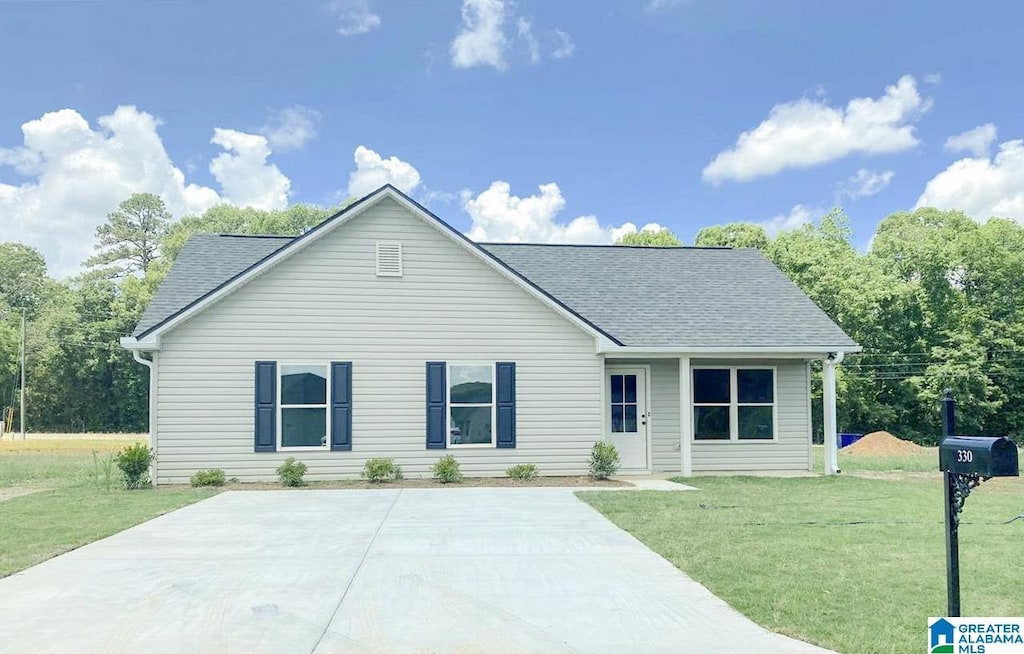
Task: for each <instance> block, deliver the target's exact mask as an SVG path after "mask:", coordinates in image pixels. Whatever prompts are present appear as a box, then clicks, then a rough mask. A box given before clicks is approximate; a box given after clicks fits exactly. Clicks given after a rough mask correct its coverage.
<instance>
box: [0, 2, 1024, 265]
mask: <svg viewBox="0 0 1024 654" xmlns="http://www.w3.org/2000/svg"><path fill="white" fill-rule="evenodd" d="M1022 20H1024V7H1021V6H1019V5H1018V4H1017V3H1012V2H979V3H972V4H969V5H968V4H966V3H955V2H901V3H892V2H871V1H868V2H859V3H855V4H850V3H837V2H811V1H807V2H795V1H793V2H786V1H777V2H764V1H740V0H736V1H732V0H676V1H672V0H654V1H653V2H652V1H651V0H618V1H607V2H594V1H593V0H591V1H582V0H559V1H558V2H552V1H550V0H549V1H546V2H545V1H530V0H519V1H517V2H514V3H513V2H511V1H507V0H506V1H504V2H503V1H502V0H436V1H431V2H412V1H402V2H389V1H386V0H337V1H335V2H331V1H330V0H327V1H313V0H308V1H307V0H289V1H286V0H263V1H259V2H239V1H228V0H211V1H209V2H206V1H199V0H174V1H172V0H151V1H143V0H138V1H128V0H107V1H92V0H81V1H77V2H55V1H48V0H34V1H28V2H19V1H15V2H11V1H9V0H0V70H2V74H0V98H2V102H0V240H22V241H25V242H28V243H30V244H32V245H35V246H37V247H39V248H40V249H42V250H43V252H44V254H46V256H47V259H48V261H50V263H51V267H52V269H53V271H54V272H56V273H57V274H66V273H68V272H72V271H73V270H74V269H75V267H76V266H77V264H78V262H79V261H80V260H81V259H82V258H84V256H85V255H86V254H87V253H88V248H89V245H90V242H91V234H92V232H93V230H94V229H95V226H96V224H98V223H99V222H100V221H102V219H103V216H104V215H105V213H106V212H108V211H110V210H111V209H113V208H114V206H116V204H117V202H118V201H119V200H120V199H123V197H126V195H127V194H130V193H131V192H134V191H150V192H156V193H159V194H161V195H163V196H165V200H166V201H167V202H168V205H169V206H170V207H171V208H172V210H174V211H175V213H178V214H180V213H184V212H187V211H190V210H201V209H202V208H204V207H206V206H209V205H210V204H212V203H214V202H217V201H228V202H233V203H235V204H250V205H253V206H262V207H268V208H269V207H278V206H282V205H283V204H285V203H292V202H313V203H317V204H332V203H335V202H337V201H338V199H339V198H341V197H344V196H346V195H348V194H350V192H351V191H353V190H356V191H358V190H360V189H364V188H371V185H372V184H374V183H376V182H380V181H391V182H393V183H396V185H398V186H400V187H404V188H405V189H407V190H408V191H409V192H410V193H411V194H412V195H413V196H414V197H416V198H417V199H419V200H421V201H423V202H424V203H426V204H428V206H429V207H430V208H431V209H433V210H434V211H435V212H436V213H438V214H439V215H441V216H442V217H443V218H445V219H446V220H448V221H449V222H451V223H452V224H454V225H456V226H457V227H459V228H460V229H462V230H464V231H466V232H467V233H469V234H471V235H473V236H476V237H478V238H486V239H490V240H509V239H511V240H552V241H555V240H563V241H564V240H590V241H602V240H609V239H611V238H613V237H614V235H616V234H619V233H621V231H613V230H620V229H621V228H622V226H623V225H624V224H625V223H633V224H634V225H636V226H637V227H641V226H643V225H644V224H647V223H657V224H659V225H663V226H667V227H669V228H671V229H672V230H674V231H675V232H676V233H678V234H679V235H680V236H681V237H682V238H683V239H684V240H687V241H690V240H692V238H693V236H694V235H695V233H696V232H697V230H698V229H699V228H700V227H702V226H706V225H710V224H716V223H722V222H729V221H734V220H749V221H755V222H762V221H764V222H766V224H767V225H769V226H770V227H772V228H773V229H778V228H780V227H786V226H792V225H795V224H799V223H800V222H801V221H804V220H808V219H815V218H817V217H819V216H820V215H821V214H822V213H824V212H825V211H827V210H828V209H829V208H830V207H832V206H834V205H836V204H840V205H842V206H843V207H844V208H845V209H846V211H847V213H848V214H849V216H850V218H851V221H852V225H853V227H854V232H855V239H856V241H857V243H858V244H859V245H861V246H864V245H866V243H867V242H868V240H869V239H870V237H871V235H872V233H873V232H874V229H875V227H876V226H877V224H878V222H879V221H880V220H881V219H882V218H884V217H885V216H886V215H887V214H889V213H891V212H893V211H897V210H905V209H910V208H913V207H914V206H915V205H916V204H918V203H919V201H920V202H923V203H926V204H937V205H940V206H946V207H950V208H963V209H965V210H967V211H968V213H970V214H971V215H972V216H974V217H975V218H977V219H985V218H987V217H988V216H989V215H992V214H994V213H997V214H999V215H1006V216H1009V217H1013V218H1016V219H1024V146H1021V144H1020V143H1017V142H1016V140H1017V139H1020V138H1022V137H1024V129H1022V128H1024V125H1022V121H1024V114H1022V112H1021V110H1020V107H1021V104H1022V101H1024V84H1022V81H1024V80H1022V79H1021V78H1022V73H1021V72H1020V67H1019V64H1018V61H1019V53H1018V52H1017V51H1016V48H1017V46H1015V45H1014V43H1015V40H1016V39H1015V36H1014V30H1015V26H1018V25H1020V24H1021V22H1022ZM851 101H852V102H851ZM119 107H121V109H118V108H119ZM62 110H63V111H62ZM105 116H106V117H108V118H106V119H103V120H101V119H102V118H103V117H105ZM23 125H25V126H26V127H25V128H23V127H22V126H23ZM218 129H219V130H220V131H219V132H216V133H215V130H218ZM969 130H974V131H970V132H968V131H969ZM964 132H968V134H967V135H965V136H962V137H961V138H959V139H954V140H953V141H952V142H949V143H947V141H948V140H949V139H950V138H951V137H956V136H957V135H961V134H963V133H964ZM744 135H745V136H744ZM211 140H212V141H214V142H211ZM360 146H361V148H360ZM357 148H360V150H359V152H358V153H357ZM360 153H361V154H360ZM357 155H359V158H360V159H361V163H360V164H357V163H356V162H355V161H354V157H356V156H357ZM392 157H394V158H395V159H393V160H392V159H391V158H392ZM716 157H717V158H718V159H717V160H716ZM712 161H716V163H715V164H714V165H712ZM175 171H177V172H175ZM354 173H355V176H354V177H353V174H354ZM501 183H504V184H501ZM541 185H548V186H544V187H543V189H542V188H541ZM550 185H557V186H556V187H552V186H550ZM579 217H583V220H582V222H580V221H577V222H575V223H574V222H573V221H574V219H577V218H579ZM627 229H628V228H627Z"/></svg>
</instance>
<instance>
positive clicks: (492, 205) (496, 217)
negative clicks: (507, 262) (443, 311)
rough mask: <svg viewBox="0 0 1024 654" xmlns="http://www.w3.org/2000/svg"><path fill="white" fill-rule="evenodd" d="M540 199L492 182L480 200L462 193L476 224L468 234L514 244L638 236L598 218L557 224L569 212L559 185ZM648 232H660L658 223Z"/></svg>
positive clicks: (629, 226)
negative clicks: (563, 214)
mask: <svg viewBox="0 0 1024 654" xmlns="http://www.w3.org/2000/svg"><path fill="white" fill-rule="evenodd" d="M538 188H539V190H540V194H539V195H529V196H527V197H522V198H521V197H517V196H515V195H512V193H511V186H510V185H509V183H508V182H502V181H496V182H492V183H491V185H490V187H488V188H487V190H485V191H483V192H481V193H480V194H479V195H477V196H476V197H474V196H473V193H472V192H471V191H468V190H466V191H463V192H462V208H463V209H464V210H465V211H466V213H468V214H469V216H470V218H472V220H473V224H472V226H471V227H470V229H469V232H468V233H467V236H469V238H471V239H473V240H474V241H501V242H512V243H612V242H613V241H614V240H615V239H616V238H620V237H621V236H623V235H624V234H628V233H632V232H636V231H637V228H636V225H634V224H633V223H625V224H624V225H621V226H618V227H603V226H601V224H600V223H599V222H598V220H597V218H596V217H595V216H579V217H577V218H573V219H572V220H570V221H569V222H568V223H560V222H556V218H557V216H558V214H559V213H560V212H561V211H562V209H564V208H565V198H563V197H562V191H561V190H560V189H559V188H558V184H554V183H551V184H541V185H540V187H538ZM643 229H645V230H648V231H649V230H652V229H654V230H656V229H660V226H659V225H657V224H654V223H651V224H648V225H645V226H644V228H643Z"/></svg>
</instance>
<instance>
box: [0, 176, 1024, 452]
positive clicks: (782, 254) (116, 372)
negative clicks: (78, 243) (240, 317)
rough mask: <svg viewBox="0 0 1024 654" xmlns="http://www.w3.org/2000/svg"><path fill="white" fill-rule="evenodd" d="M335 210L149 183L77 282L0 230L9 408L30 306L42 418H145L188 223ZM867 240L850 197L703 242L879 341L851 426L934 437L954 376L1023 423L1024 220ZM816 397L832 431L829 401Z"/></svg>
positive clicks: (842, 402)
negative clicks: (749, 260)
mask: <svg viewBox="0 0 1024 654" xmlns="http://www.w3.org/2000/svg"><path fill="white" fill-rule="evenodd" d="M335 210H336V209H328V208H322V207H316V206H312V205H293V206H291V207H289V208H287V209H284V210H280V211H261V210H256V209H251V208H237V207H231V206H227V205H221V206H217V207H213V208H211V209H209V210H208V211H206V212H205V213H203V214H201V215H195V216H185V217H183V218H181V219H180V220H177V221H174V220H173V217H172V216H171V215H170V214H169V213H168V212H167V211H166V209H165V208H164V206H163V203H162V202H161V200H160V199H159V198H158V197H156V196H153V195H149V194H136V195H133V196H132V197H130V198H128V199H127V200H125V201H124V202H123V203H121V205H120V206H119V207H118V209H117V210H116V211H114V212H112V213H111V214H109V215H108V216H107V220H106V222H104V223H103V224H102V225H101V226H100V227H99V228H98V229H97V231H96V244H95V245H96V247H95V254H94V255H93V256H92V257H90V258H89V259H88V260H87V261H85V262H84V266H85V272H83V273H81V274H79V275H77V276H74V277H71V278H69V279H65V280H57V279H54V278H52V277H50V276H49V275H48V274H47V269H46V263H45V261H44V259H43V256H42V255H41V254H40V253H39V252H38V251H37V250H35V249H33V248H31V247H28V246H26V245H23V244H19V243H0V315H5V316H6V317H5V318H3V319H0V407H2V406H6V405H12V406H16V405H17V402H16V401H15V400H16V389H17V374H18V360H17V358H18V347H19V326H20V313H21V312H24V313H25V315H26V316H27V319H28V344H27V355H28V357H27V358H28V364H27V378H28V381H27V384H26V393H27V398H28V411H27V421H28V424H29V429H30V430H32V431H71V432H77V431H144V430H145V429H146V421H147V406H148V405H147V392H148V378H147V375H146V369H145V368H143V367H142V366H140V365H138V364H137V363H136V362H134V361H133V360H132V358H131V355H130V353H129V352H126V351H124V350H122V349H121V348H120V346H119V345H118V339H119V338H120V337H121V336H125V335H127V334H129V333H131V331H132V329H133V328H134V327H135V324H136V323H137V322H138V320H139V318H140V317H141V315H142V311H143V309H144V308H145V306H146V303H147V302H148V301H149V298H150V297H151V296H152V294H153V292H154V291H155V290H156V288H157V286H158V285H159V284H160V282H161V281H162V280H163V278H164V276H165V275H166V274H167V271H168V270H169V268H170V265H171V263H172V262H173V261H174V258H175V257H176V256H177V255H178V253H179V252H181V249H182V247H183V246H184V244H185V241H186V240H188V237H189V236H191V235H192V234H195V233H201V232H207V233H233V234H277V235H297V234H301V233H302V232H303V231H305V230H306V229H309V228H310V227H313V226H315V225H317V224H319V223H320V222H322V221H323V220H324V219H325V218H327V217H328V216H329V215H331V213H333V212H334V211H335ZM851 238H852V234H851V230H850V227H849V221H848V219H847V217H846V216H845V214H844V213H843V212H842V211H841V210H838V209H836V210H833V211H832V212H830V213H829V214H828V215H826V216H824V217H822V218H821V219H820V220H819V221H818V222H816V223H813V224H808V225H804V226H802V227H799V228H797V229H793V230H790V231H784V232H781V233H779V234H778V235H775V236H769V235H768V234H767V233H766V232H765V230H764V229H763V228H762V227H760V226H759V225H756V224H753V223H743V222H737V223H730V224H724V225H715V226H711V227H706V228H704V229H702V230H700V232H699V233H698V234H697V237H696V239H695V242H694V245H698V246H731V247H749V248H757V249H758V250H760V251H761V252H763V253H764V254H765V256H767V257H768V258H769V259H771V260H772V261H773V262H774V263H775V264H776V265H777V266H778V267H779V268H780V269H781V270H782V271H783V272H784V273H786V274H787V275H788V276H789V277H790V279H792V280H793V281H794V282H795V283H796V284H797V285H798V286H799V287H800V288H801V289H803V290H804V292H806V293H807V294H808V295H809V296H810V297H811V299H812V300H814V302H815V303H817V304H818V306H820V307H821V308H822V309H823V310H824V311H825V312H826V313H827V314H828V315H829V316H831V317H832V319H833V320H834V321H835V322H836V323H837V324H839V326H841V327H842V328H843V329H844V330H845V331H846V332H847V333H848V334H849V335H850V336H851V337H852V338H853V339H854V340H856V341H857V342H858V343H860V344H861V345H862V346H863V347H864V352H863V353H860V354H854V355H849V356H847V358H846V360H845V362H844V363H843V365H842V366H841V367H840V369H839V371H838V374H837V380H838V401H839V406H838V414H839V416H838V417H839V426H840V429H841V430H843V431H852V432H866V431H873V430H876V429H885V430H887V431H890V432H892V433H894V434H896V435H898V436H900V437H902V438H908V439H912V440H915V441H917V442H920V443H926V444H930V443H934V442H936V440H937V438H938V434H939V429H940V425H939V412H938V409H937V407H938V400H939V398H940V397H941V394H942V391H943V389H945V388H951V389H952V390H953V392H954V394H955V396H956V398H957V400H958V403H959V413H958V425H959V431H961V432H962V433H970V434H975V435H984V434H993V435H995V434H1000V435H1002V434H1006V435H1010V436H1015V437H1016V436H1019V435H1020V433H1021V431H1022V428H1024V402H1021V401H1020V399H1021V398H1024V315H1019V313H1018V307H1019V306H1020V307H1024V302H1022V301H1024V227H1022V226H1020V225H1018V224H1017V223H1015V222H1013V221H1011V220H1005V219H1000V218H992V219H990V220H988V221H987V222H984V223H978V222H975V221H974V220H971V219H970V218H968V217H967V216H966V215H964V214H963V213H962V212H959V211H940V210H937V209H932V208H922V209H918V210H916V211H913V212H897V213H893V214H891V215H890V216H888V217H887V218H885V219H884V220H883V221H882V222H881V224H880V225H879V227H878V230H877V232H876V233H875V236H874V238H873V239H872V240H871V243H870V245H869V247H868V248H867V250H866V251H860V250H858V249H857V248H856V247H855V246H854V245H853V243H852V240H851ZM621 242H622V243H624V244H628V245H657V246H678V245H682V243H681V242H680V241H679V239H678V238H676V237H675V236H674V235H673V234H672V233H671V232H669V231H668V230H662V231H660V232H640V233H637V234H630V235H627V236H625V237H624V238H623V239H622V240H621ZM752 319H756V315H755V316H752ZM816 380H817V381H816V384H815V394H816V396H817V399H820V393H821V388H820V379H818V378H817V375H816ZM813 406H814V407H815V411H816V419H815V425H816V429H817V431H818V433H819V435H820V431H821V420H820V411H821V406H820V402H819V401H816V402H814V404H813Z"/></svg>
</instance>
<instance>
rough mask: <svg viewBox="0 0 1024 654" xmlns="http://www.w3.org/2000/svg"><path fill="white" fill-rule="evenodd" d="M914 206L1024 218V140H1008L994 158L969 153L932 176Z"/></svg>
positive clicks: (978, 216)
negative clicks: (973, 155)
mask: <svg viewBox="0 0 1024 654" xmlns="http://www.w3.org/2000/svg"><path fill="white" fill-rule="evenodd" d="M916 206H917V207H938V208H940V209H960V210H962V211H964V212H966V213H967V214H968V215H969V216H971V217H972V218H974V219H975V220H987V219H988V218H990V217H992V216H998V217H1001V218H1013V219H1014V220H1017V221H1021V222H1024V140H1015V141H1007V142H1005V143H1003V144H1002V145H1000V146H999V152H997V153H996V156H995V158H993V159H991V160H990V159H989V158H988V157H969V158H966V159H961V160H960V161H956V162H954V163H952V164H950V166H949V167H948V168H946V169H945V170H943V171H942V172H940V173H939V174H938V175H936V176H935V177H933V178H932V179H931V180H930V181H929V182H928V184H927V185H926V186H925V189H924V193H922V194H921V197H919V198H918V199H917V205H916Z"/></svg>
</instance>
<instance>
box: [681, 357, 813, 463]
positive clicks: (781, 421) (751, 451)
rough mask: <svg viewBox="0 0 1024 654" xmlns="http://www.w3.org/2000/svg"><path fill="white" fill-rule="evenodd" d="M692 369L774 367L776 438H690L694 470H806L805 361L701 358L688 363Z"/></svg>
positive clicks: (808, 441)
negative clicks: (760, 440) (750, 439)
mask: <svg viewBox="0 0 1024 654" xmlns="http://www.w3.org/2000/svg"><path fill="white" fill-rule="evenodd" d="M690 365H691V366H692V367H694V368H699V367H701V366H706V365H721V366H746V365H752V366H762V365H765V366H774V367H775V370H776V375H777V377H776V382H775V388H776V391H777V396H776V398H775V411H776V413H777V417H776V420H777V422H776V424H777V425H778V435H777V440H776V441H773V442H757V441H736V442H727V443H725V442H721V441H717V442H714V441H694V442H693V470H694V472H700V471H712V470H807V462H808V452H809V451H810V448H811V428H810V424H811V416H810V414H809V412H808V408H809V403H808V401H807V398H808V394H809V392H810V390H809V389H808V387H807V364H806V362H805V361H793V360H779V361H737V360H716V361H709V360H702V359H694V360H692V361H691V362H690Z"/></svg>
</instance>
